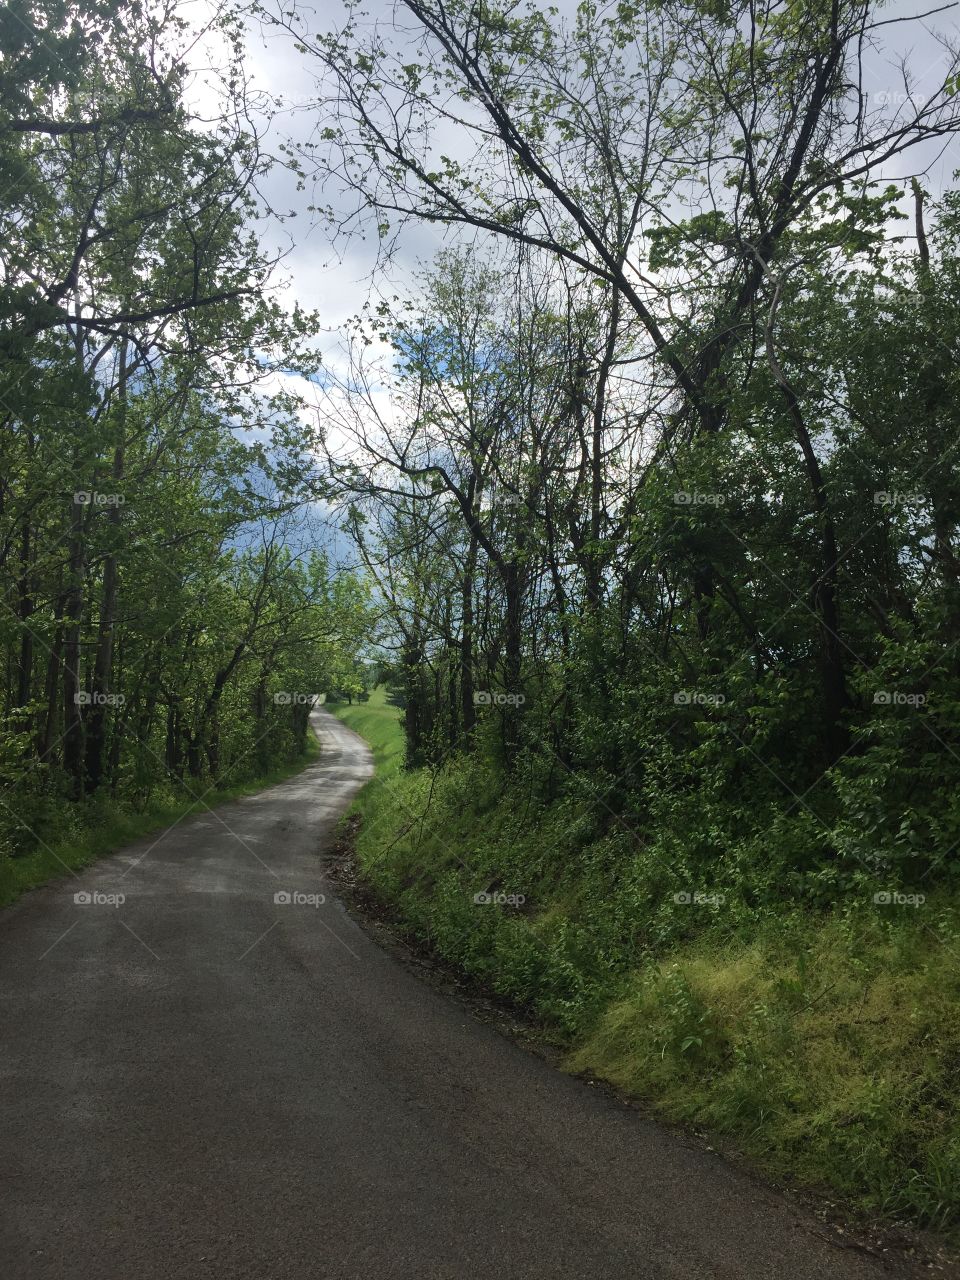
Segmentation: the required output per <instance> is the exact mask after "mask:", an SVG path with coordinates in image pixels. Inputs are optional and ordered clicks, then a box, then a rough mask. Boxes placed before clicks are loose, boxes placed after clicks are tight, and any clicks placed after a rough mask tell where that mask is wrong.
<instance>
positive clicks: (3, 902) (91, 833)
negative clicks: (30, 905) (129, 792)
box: [0, 730, 320, 907]
mask: <svg viewBox="0 0 960 1280" xmlns="http://www.w3.org/2000/svg"><path fill="white" fill-rule="evenodd" d="M319 755H320V744H319V742H318V740H317V738H316V736H315V735H314V733H313V731H312V730H311V731H310V733H309V735H308V738H307V747H306V750H305V751H304V753H303V755H301V756H300V757H299V759H297V760H292V761H290V762H289V763H287V764H284V765H278V766H277V767H276V768H274V769H271V770H270V771H269V772H267V773H265V774H263V775H262V776H260V777H259V778H250V779H247V780H245V781H244V782H242V783H237V784H236V785H235V786H232V787H225V788H223V789H222V790H221V789H220V788H217V789H216V790H210V791H208V790H207V786H206V784H204V785H201V786H200V787H198V788H197V790H198V795H199V796H200V797H202V799H199V798H198V799H194V798H193V797H191V796H189V795H188V796H186V797H184V796H179V797H177V798H175V799H170V798H169V797H168V798H166V799H165V800H163V801H160V802H158V803H155V804H152V805H150V806H149V807H148V808H146V809H143V810H141V811H139V812H137V811H133V810H123V809H116V808H107V807H104V808H101V809H100V811H99V812H98V814H97V817H96V818H95V819H94V821H93V822H92V823H91V825H90V826H88V827H86V828H85V829H84V828H81V829H80V830H78V831H76V832H75V833H74V834H73V835H72V836H71V837H69V838H66V839H62V840H57V841H54V842H53V843H49V842H48V843H45V844H43V845H42V846H41V847H39V848H38V849H36V850H34V851H33V852H31V853H29V854H26V855H25V856H21V857H4V858H0V907H3V906H8V905H9V904H10V903H11V902H13V901H14V900H15V899H16V898H18V897H19V896H20V895H21V894H22V893H25V892H26V891H27V890H28V889H35V888H37V887H38V886H39V885H42V884H45V883H46V882H47V881H48V880H54V879H56V878H57V877H58V876H62V875H65V874H66V873H68V872H71V871H78V870H79V869H80V868H81V867H85V866H88V865H89V864H90V863H91V862H95V861H96V860H97V859H98V858H104V857H106V856H107V855H108V854H111V853H115V852H116V851H117V850H118V849H122V848H123V846H124V845H126V844H129V843H130V842H131V841H133V840H138V839H140V838H141V837H143V836H149V835H153V834H154V833H155V832H158V831H162V830H163V829H164V828H165V827H169V826H171V825H173V824H174V823H175V822H178V821H180V820H181V819H183V818H186V817H189V816H190V814H192V813H200V812H204V811H206V810H207V809H210V808H214V807H215V806H217V805H221V804H226V803H227V802H229V801H231V800H238V799H240V798H241V797H242V796H248V795H254V794H255V793H256V792H258V791H262V790H263V789H264V788H265V787H270V786H273V785H274V784H276V783H278V782H284V781H285V780H286V779H287V778H292V777H294V776H295V775H296V774H298V773H301V772H302V771H303V770H304V769H305V768H306V767H307V766H308V765H310V764H312V763H313V762H314V761H315V760H317V759H318V758H319Z"/></svg>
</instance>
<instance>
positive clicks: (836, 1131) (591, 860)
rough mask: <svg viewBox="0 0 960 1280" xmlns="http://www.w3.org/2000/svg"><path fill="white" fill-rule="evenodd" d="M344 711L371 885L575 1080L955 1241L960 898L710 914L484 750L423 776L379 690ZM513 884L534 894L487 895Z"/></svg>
mask: <svg viewBox="0 0 960 1280" xmlns="http://www.w3.org/2000/svg"><path fill="white" fill-rule="evenodd" d="M331 709H332V710H334V711H335V713H336V714H338V715H339V716H340V717H341V718H342V719H343V720H344V721H345V722H346V723H348V724H350V725H351V726H352V727H353V728H355V729H356V730H357V732H359V733H360V734H361V735H363V736H364V737H366V738H367V740H368V741H369V742H371V744H372V745H373V747H374V753H375V756H376V758H377V761H378V766H379V767H380V768H381V769H382V772H381V773H380V774H378V777H377V778H376V779H375V780H374V782H373V783H372V784H370V785H368V787H367V788H366V789H365V791H364V792H363V793H362V794H361V797H360V801H359V803H358V806H357V811H358V812H360V813H361V814H362V815H363V823H362V825H361V828H360V832H359V835H358V839H357V856H358V860H359V863H360V867H361V869H362V871H363V873H364V876H365V878H366V879H367V881H368V883H369V884H370V885H371V886H372V887H373V888H374V890H375V891H376V892H377V893H378V895H379V896H381V897H382V898H383V899H385V900H387V901H390V902H391V903H392V904H393V905H394V907H395V909H396V911H397V913H398V915H399V917H400V919H401V920H402V922H403V923H404V925H405V927H406V928H407V929H408V930H409V931H410V932H412V933H413V934H415V935H417V936H419V937H421V938H422V939H424V940H425V941H427V942H429V944H430V946H431V947H432V948H433V949H434V950H435V951H436V952H438V953H439V954H440V955H442V956H443V957H444V958H445V959H447V960H448V961H449V962H451V963H453V964H455V965H457V966H459V967H460V968H461V969H462V970H463V971H464V972H466V973H468V974H470V975H471V976H472V977H473V978H474V979H476V980H478V981H480V982H481V983H482V984H484V985H485V986H486V987H487V988H488V989H489V990H490V991H491V992H492V993H494V994H496V995H499V996H501V997H504V998H506V999H508V1000H510V1001H512V1002H513V1003H514V1004H516V1005H518V1006H520V1007H522V1008H524V1009H526V1010H527V1011H528V1012H529V1013H531V1014H532V1015H534V1016H535V1017H537V1018H539V1019H540V1021H541V1023H542V1025H543V1026H544V1028H545V1029H546V1030H547V1031H548V1033H549V1034H550V1035H551V1036H552V1038H554V1039H555V1040H556V1041H558V1042H559V1043H560V1044H561V1045H562V1046H563V1047H564V1048H565V1049H566V1060H565V1061H566V1066H567V1068H568V1069H569V1070H571V1071H577V1072H588V1073H590V1074H592V1075H595V1076H597V1077H599V1078H603V1079H607V1080H609V1081H611V1082H612V1083H614V1084H615V1085H617V1086H618V1087H619V1088H621V1089H623V1090H624V1091H626V1092H628V1093H630V1094H631V1095H633V1096H635V1097H638V1098H642V1099H644V1100H645V1101H647V1102H648V1103H649V1104H650V1105H651V1106H652V1107H654V1108H655V1109H658V1110H659V1111H660V1112H661V1113H662V1114H663V1115H664V1116H665V1117H668V1118H669V1119H671V1120H675V1121H679V1122H681V1123H684V1124H689V1125H696V1126H697V1127H702V1128H706V1129H708V1130H710V1131H711V1132H713V1133H714V1134H717V1135H726V1136H727V1137H728V1139H729V1140H730V1141H732V1142H734V1143H735V1144H736V1145H737V1146H738V1147H739V1148H740V1149H741V1150H742V1151H744V1152H746V1153H748V1154H749V1155H750V1156H751V1157H752V1158H753V1159H754V1160H755V1162H756V1163H757V1164H758V1166H759V1167H761V1168H763V1169H765V1170H767V1171H768V1172H769V1173H771V1174H773V1175H776V1176H778V1177H780V1178H782V1179H784V1180H785V1181H787V1182H789V1183H791V1184H793V1185H805V1186H810V1187H816V1188H821V1189H825V1190H828V1191H830V1192H831V1194H834V1195H839V1196H841V1197H843V1198H844V1199H845V1201H846V1202H847V1203H848V1204H849V1205H850V1206H851V1207H854V1208H858V1209H861V1210H863V1211H865V1212H867V1213H868V1214H870V1215H871V1216H873V1217H875V1218H880V1219H882V1220H889V1221H903V1222H910V1223H913V1224H917V1225H921V1226H925V1227H931V1228H934V1229H938V1230H941V1231H946V1232H947V1233H948V1234H950V1235H951V1236H952V1237H953V1238H956V1236H957V1233H958V1230H960V1096H958V1093H957V1089H956V1081H957V1078H958V1074H960V1017H958V1012H960V894H958V893H956V892H950V891H945V890H941V891H937V892H936V893H934V892H931V893H930V894H929V896H928V899H927V901H926V902H925V903H924V904H923V905H922V906H921V907H919V908H911V907H899V908H898V907H889V906H888V907H882V906H880V907H878V906H877V905H875V904H874V903H873V901H872V898H871V896H870V895H868V894H865V893H860V892H857V891H855V890H854V891H850V892H848V893H846V894H843V895H840V896H839V897H838V899H837V901H836V902H835V904H834V905H833V906H832V907H830V908H828V909H815V908H813V907H811V906H804V905H800V904H799V903H797V902H795V901H792V900H783V899H781V900H780V901H776V902H775V903H774V904H773V905H769V906H767V907H766V908H765V909H764V910H763V911H757V912H754V913H753V914H749V913H747V912H741V913H740V914H739V915H738V914H737V913H736V912H735V911H733V910H729V909H727V910H722V909H716V910H713V909H711V908H705V909H704V911H703V912H702V913H701V914H700V915H699V916H696V915H694V914H691V909H690V908H689V907H675V906H674V905H673V902H672V893H670V892H669V891H667V888H666V886H664V885H663V884H662V883H661V884H660V885H659V887H657V884H656V882H655V881H651V879H650V874H649V868H648V867H645V865H644V862H643V859H644V856H645V855H644V851H642V850H641V851H640V852H639V853H637V852H636V850H635V849H634V850H632V851H631V850H630V849H629V848H628V847H627V846H625V845H624V844H623V843H622V841H623V837H622V836H620V835H618V834H617V833H615V832H614V833H607V834H605V835H601V834H598V831H597V829H596V827H595V826H594V825H593V824H592V823H591V822H590V820H589V818H586V817H584V816H583V814H582V812H581V810H582V806H579V807H578V806H576V805H565V804H564V803H563V802H560V803H557V804H554V805H552V806H548V807H542V806H538V805H537V804H536V802H534V801H532V800H531V799H530V797H529V795H528V794H526V793H525V792H524V789H523V788H522V787H515V788H513V789H510V788H508V787H504V785H503V783H502V780H501V779H499V778H497V777H496V776H495V775H494V774H493V773H492V772H491V771H490V770H489V769H488V768H487V767H486V766H485V765H484V764H483V762H481V761H464V760H459V761H456V762H454V763H453V764H452V765H451V766H449V767H448V768H446V769H445V770H443V771H442V772H440V773H439V774H437V775H436V776H431V775H430V774H429V772H428V771H426V770H418V771H414V772H409V773H407V772H403V771H402V770H401V765H402V758H403V743H402V729H401V725H400V722H399V715H398V713H397V711H396V710H395V709H394V708H391V707H389V706H387V704H386V703H385V701H384V699H383V696H382V693H381V694H380V695H379V696H376V695H375V699H374V698H372V699H371V702H370V703H367V704H360V705H359V706H356V707H338V708H331ZM631 858H632V859H633V861H632V862H631V861H630V859H631ZM624 868H626V871H624ZM651 883H653V884H654V888H653V889H652V890H651ZM494 885H495V886H496V887H497V889H498V890H500V891H503V892H505V893H508V894H510V893H514V894H523V895H524V896H525V897H526V899H527V901H526V902H525V903H524V904H523V906H522V908H520V909H516V908H511V907H506V906H497V905H478V904H476V903H475V902H474V894H476V893H478V892H479V891H481V890H485V889H488V888H489V887H491V886H494ZM674 887H675V886H671V888H674ZM671 915H672V917H673V919H674V921H675V922H677V921H679V923H675V924H674V925H673V931H672V932H670V930H669V929H668V928H667V925H666V923H665V921H666V920H667V918H668V917H670V916H671Z"/></svg>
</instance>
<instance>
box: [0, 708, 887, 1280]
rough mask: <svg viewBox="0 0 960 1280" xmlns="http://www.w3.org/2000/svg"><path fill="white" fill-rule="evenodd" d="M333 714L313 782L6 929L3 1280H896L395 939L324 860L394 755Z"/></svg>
mask: <svg viewBox="0 0 960 1280" xmlns="http://www.w3.org/2000/svg"><path fill="white" fill-rule="evenodd" d="M314 715H315V723H316V724H317V727H318V728H319V730H320V732H321V734H322V737H323V743H324V751H323V757H322V759H321V760H320V761H319V762H318V763H316V764H314V765H312V766H311V767H310V768H309V769H308V770H306V772H304V773H302V774H300V775H299V776H298V777H296V778H294V779H293V780H291V781H289V782H285V783H282V784H281V785H279V786H275V787H272V788H271V789H270V790H268V791H265V792H263V793H261V794H260V795H258V796H256V797H253V798H251V799H247V800H242V801H240V802H238V803H235V804H230V805H226V806H224V807H222V808H221V809H219V810H217V811H216V812H215V813H208V814H206V815H204V816H203V817H201V818H193V819H189V820H187V821H184V822H182V823H179V824H178V825H176V826H175V827H173V828H172V829H171V830H169V831H168V832H167V833H166V834H164V835H163V836H162V837H160V838H154V839H148V840H142V841H140V842H138V843H137V844H135V845H132V846H130V847H129V848H128V849H126V850H125V851H124V852H123V853H121V854H117V855H115V856H112V857H110V858H108V859H106V860H104V861H102V862H100V863H98V864H97V865H96V866H94V867H92V868H90V869H89V870H87V871H85V872H84V873H83V874H82V876H81V877H79V878H78V879H69V878H68V879H67V880H66V881H62V882H60V883H58V884H54V885H50V886H47V887H46V888H44V889H41V890H39V891H37V892H34V893H31V894H28V895H27V896H26V897H25V898H23V899H21V900H20V902H19V903H17V904H16V905H15V906H14V907H13V908H11V909H10V910H9V911H7V912H4V913H2V915H0V1026H2V1049H0V1071H2V1076H0V1191H2V1206H3V1207H2V1213H3V1219H2V1240H0V1274H2V1275H3V1277H4V1278H5V1280H48V1278H49V1280H53V1278H54V1277H56V1278H57V1280H74V1277H76V1280H80V1278H81V1277H82V1278H83V1280H159V1278H160V1277H163V1278H164V1280H166V1278H168V1277H176V1278H177V1280H205V1278H206V1277H211V1278H212V1277H216V1278H217V1280H235V1278H237V1277H250V1280H301V1278H302V1280H307V1278H308V1277H309V1278H310V1280H326V1278H333V1277H338V1278H340V1277H342V1278H343V1280H348V1278H349V1280H361V1278H362V1280H394V1278H396V1280H399V1278H401V1277H402V1278H403V1280H431V1278H433V1277H438V1278H439V1277H443V1278H444V1280H447V1278H449V1280H471V1278H472V1277H486V1276H492V1277H538V1278H541V1277H542V1278H543V1280H553V1278H554V1277H556V1278H560V1277H572V1278H574V1280H581V1278H590V1280H594V1278H596V1280H633V1278H636V1280H640V1278H644V1280H645V1278H647V1277H649V1278H650V1280H654V1278H656V1280H669V1278H672V1277H684V1278H685V1280H694V1278H696V1280H708V1278H710V1277H731V1278H732V1277H758V1280H759V1278H760V1277H762V1278H763V1280H775V1278H776V1277H789V1280H804V1278H805V1277H810V1278H811V1280H812V1278H813V1277H817V1280H841V1278H843V1280H854V1278H855V1280H866V1278H868V1277H870V1278H873V1280H876V1278H877V1277H880V1276H889V1275H890V1272H889V1271H887V1270H886V1269H885V1268H884V1267H883V1266H882V1265H881V1264H880V1263H878V1262H876V1261H874V1260H873V1259H871V1258H870V1257H867V1256H863V1255H860V1254H857V1253H854V1252H851V1251H846V1250H839V1249H837V1248H836V1247H834V1246H833V1245H831V1244H829V1243H828V1242H826V1241H825V1240H824V1239H823V1238H821V1237H820V1236H819V1235H818V1234H817V1232H816V1230H815V1225H814V1224H813V1222H812V1221H811V1220H810V1219H808V1218H807V1217H806V1216H805V1215H803V1214H802V1213H801V1212H800V1211H798V1210H797V1209H796V1208H794V1207H791V1206H790V1205H789V1204H788V1203H787V1202H785V1201H783V1200H781V1199H780V1198H779V1197H778V1196H777V1195H775V1194H774V1193H773V1192H768V1191H765V1190H762V1189H758V1187H757V1186H756V1185H755V1184H754V1183H753V1182H752V1181H751V1180H749V1179H748V1178H747V1177H745V1176H743V1175H741V1174H740V1173H738V1172H736V1171H735V1170H733V1169H731V1168H730V1167H728V1166H726V1165H725V1164H724V1163H723V1162H722V1161H721V1160H720V1159H719V1158H716V1157H714V1156H711V1155H710V1153H708V1152H702V1151H700V1150H698V1149H696V1148H695V1147H694V1146H693V1145H688V1144H686V1143H684V1142H683V1141H682V1140H681V1139H679V1138H677V1137H676V1136H675V1135H673V1134H671V1133H669V1132H667V1131H666V1130H664V1129H661V1128H660V1127H659V1126H657V1125H656V1124H654V1123H651V1122H647V1121H644V1120H642V1119H639V1118H638V1117H637V1115H636V1114H635V1113H633V1112H632V1111H629V1110H627V1109H624V1108H622V1107H619V1106H618V1105H617V1104H616V1103H615V1102H614V1101H612V1100H610V1099H608V1098H606V1097H605V1096H603V1095H600V1094H598V1093H597V1092H596V1091H594V1090H592V1089H590V1088H589V1087H588V1086H586V1085H585V1084H583V1083H581V1082H579V1081H576V1080H572V1079H568V1078H566V1077H564V1076H563V1075H561V1074H559V1073H557V1072H555V1071H554V1070H553V1069H552V1068H550V1067H549V1066H547V1065H546V1064H545V1063H543V1062H541V1061H540V1060H539V1059H537V1058H535V1057H533V1056H531V1055H529V1054H527V1053H525V1052H524V1051H523V1050H521V1049H520V1048H518V1047H516V1046H515V1045H513V1044H511V1043H510V1042H509V1041H507V1040H505V1039H503V1038H502V1037H501V1036H500V1035H498V1034H497V1033H496V1032H495V1031H493V1030H491V1029H490V1028H488V1027H485V1026H483V1025H481V1024H479V1023H477V1022H475V1021H473V1020H472V1019H471V1018H470V1017H469V1015H467V1014H466V1013H464V1011H463V1010H462V1009H461V1008H460V1006H459V1005H457V1004H456V1003H454V1002H452V1001H451V1000H449V999H448V998H447V997H446V996H444V995H443V994H442V993H440V992H438V991H436V990H434V989H433V988H432V987H430V986H427V985H424V984H423V983H421V982H420V981H419V980H418V979H417V978H416V977H415V976H414V975H413V974H411V973H410V972H408V971H407V970H406V969H405V968H404V967H403V966H402V965H400V964H399V963H398V962H397V961H396V960H395V959H393V958H392V957H391V956H390V955H388V954H386V953H384V952H383V951H381V950H380V949H379V948H378V947H377V946H376V945H375V944H374V943H373V942H372V941H371V940H370V939H369V938H368V937H367V936H366V934H365V933H363V932H362V931H361V930H360V929H359V928H358V927H357V925H356V924H354V922H353V921H352V920H351V919H350V917H349V916H347V915H346V914H345V913H344V911H343V909H342V907H340V906H339V904H338V903H337V902H336V900H335V899H333V898H332V896H331V891H330V887H329V885H328V884H325V883H324V880H323V876H322V874H321V872H322V863H321V861H320V860H319V858H318V855H319V854H320V853H321V852H322V851H323V848H324V844H325V842H327V841H328V840H329V837H330V833H331V830H332V828H333V826H334V824H335V822H336V819H337V818H338V816H339V815H340V814H341V812H342V811H343V809H344V807H345V806H346V804H347V802H348V800H349V799H350V797H351V796H352V795H353V794H354V792H355V791H356V790H357V788H358V787H359V786H360V785H361V783H362V782H363V780H364V779H365V778H366V777H367V776H368V775H369V773H370V771H371V766H370V759H369V753H368V751H367V749H366V747H365V746H364V744H363V743H362V742H361V741H360V739H359V738H357V737H356V736H355V735H354V734H353V733H351V732H350V731H349V730H348V729H346V728H344V727H343V726H342V725H341V724H339V722H338V721H336V720H334V719H333V718H332V717H331V716H329V715H328V714H327V713H326V712H320V711H318V712H315V713H314ZM75 893H82V894H86V895H88V896H89V897H91V898H92V899H93V901H90V902H88V903H80V904H78V903H75V901H74V894H75ZM277 893H287V894H290V895H291V896H295V895H302V898H301V900H299V901H291V902H288V903H283V902H276V901H275V895H276V894H277ZM120 894H122V895H124V900H123V901H122V903H115V902H112V901H111V900H110V899H111V898H116V897H117V895H120ZM319 894H324V895H326V902H325V903H324V904H323V905H319V906H318V905H314V904H313V903H312V902H311V901H310V900H309V899H310V897H311V895H319Z"/></svg>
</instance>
